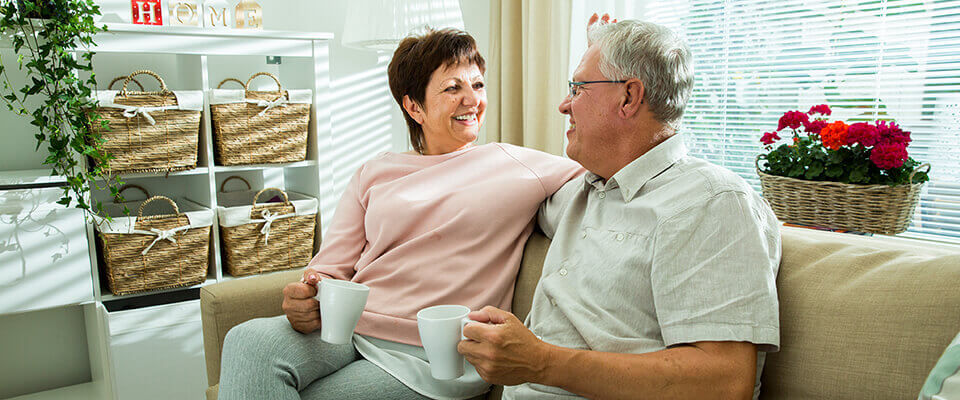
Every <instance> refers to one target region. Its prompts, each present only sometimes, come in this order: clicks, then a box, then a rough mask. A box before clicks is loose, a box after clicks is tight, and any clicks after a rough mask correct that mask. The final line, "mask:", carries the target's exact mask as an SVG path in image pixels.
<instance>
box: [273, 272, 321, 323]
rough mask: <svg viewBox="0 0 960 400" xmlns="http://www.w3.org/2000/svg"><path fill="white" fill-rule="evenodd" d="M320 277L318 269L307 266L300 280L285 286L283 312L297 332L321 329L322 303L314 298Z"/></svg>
mask: <svg viewBox="0 0 960 400" xmlns="http://www.w3.org/2000/svg"><path fill="white" fill-rule="evenodd" d="M320 279H322V278H320V274H318V273H317V271H314V270H313V269H310V268H307V269H306V270H304V271H303V279H302V280H301V281H300V282H293V283H289V284H287V286H286V287H284V288H283V313H284V314H286V315H287V320H288V321H290V326H292V327H293V329H294V330H295V331H297V332H300V333H303V334H307V333H310V332H313V331H315V330H317V329H320V303H319V302H317V299H315V298H314V297H315V296H316V295H317V284H318V283H319V282H320Z"/></svg>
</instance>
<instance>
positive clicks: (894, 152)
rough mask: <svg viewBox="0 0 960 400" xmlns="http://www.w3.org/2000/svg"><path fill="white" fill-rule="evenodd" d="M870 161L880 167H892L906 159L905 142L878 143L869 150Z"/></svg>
mask: <svg viewBox="0 0 960 400" xmlns="http://www.w3.org/2000/svg"><path fill="white" fill-rule="evenodd" d="M870 161H873V164H874V165H876V166H877V167H878V168H880V169H893V168H900V167H902V166H903V163H904V161H907V145H906V143H880V144H877V145H876V147H874V148H873V150H871V151H870Z"/></svg>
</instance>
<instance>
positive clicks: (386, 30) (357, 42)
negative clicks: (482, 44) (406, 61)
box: [342, 0, 463, 51]
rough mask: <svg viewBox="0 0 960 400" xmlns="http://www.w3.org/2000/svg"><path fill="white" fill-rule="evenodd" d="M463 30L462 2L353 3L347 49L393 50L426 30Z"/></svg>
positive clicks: (388, 0) (345, 41)
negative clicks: (407, 37)
mask: <svg viewBox="0 0 960 400" xmlns="http://www.w3.org/2000/svg"><path fill="white" fill-rule="evenodd" d="M427 26H429V27H431V28H448V27H452V28H458V29H463V16H462V15H461V13H460V1H459V0H350V4H349V5H348V6H347V17H346V21H345V25H344V28H343V39H342V43H343V45H344V46H347V47H353V48H357V49H365V50H378V51H391V50H393V49H395V48H396V47H397V44H399V43H400V40H402V39H403V38H404V37H406V36H407V35H410V34H411V33H417V32H422V31H423V29H424V28H425V27H427Z"/></svg>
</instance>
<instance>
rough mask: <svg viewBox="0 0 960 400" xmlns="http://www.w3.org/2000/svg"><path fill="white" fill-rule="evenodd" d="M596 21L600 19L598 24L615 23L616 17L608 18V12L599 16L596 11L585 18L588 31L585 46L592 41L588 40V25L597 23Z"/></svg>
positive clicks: (588, 30)
mask: <svg viewBox="0 0 960 400" xmlns="http://www.w3.org/2000/svg"><path fill="white" fill-rule="evenodd" d="M597 21H600V25H603V24H615V23H617V19H616V18H614V19H613V21H611V20H610V14H606V13H604V14H603V16H602V17H601V16H599V15H597V13H593V15H591V16H590V19H588V20H587V32H588V34H587V46H589V45H591V44H593V43H592V42H590V34H589V32H590V27H591V26H593V24H595V23H597Z"/></svg>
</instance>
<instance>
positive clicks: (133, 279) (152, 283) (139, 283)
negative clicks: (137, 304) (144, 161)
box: [94, 196, 213, 295]
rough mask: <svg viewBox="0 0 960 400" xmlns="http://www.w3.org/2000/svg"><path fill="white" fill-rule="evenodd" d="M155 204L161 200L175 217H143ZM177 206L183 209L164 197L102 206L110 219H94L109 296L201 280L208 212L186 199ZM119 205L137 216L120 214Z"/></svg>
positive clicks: (210, 219) (206, 260)
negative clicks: (148, 206)
mask: <svg viewBox="0 0 960 400" xmlns="http://www.w3.org/2000/svg"><path fill="white" fill-rule="evenodd" d="M154 201H161V202H166V203H167V204H169V205H170V206H171V207H172V208H173V211H174V213H173V214H161V215H151V216H143V210H144V207H145V206H146V205H147V204H149V203H151V202H154ZM179 202H180V204H181V206H182V207H183V208H182V209H181V206H177V203H175V202H174V201H173V200H171V199H169V198H166V197H163V196H153V197H151V198H149V199H147V200H145V201H138V202H129V203H124V204H110V205H107V206H104V208H105V209H106V211H107V212H108V213H109V215H110V216H111V217H112V218H113V221H107V220H106V219H104V218H101V217H99V216H94V220H95V223H96V229H97V231H98V232H99V233H100V235H99V237H98V239H99V240H98V243H99V245H100V250H101V255H102V257H103V264H104V273H105V275H106V277H107V283H108V285H109V288H110V292H112V293H113V294H115V295H124V294H130V293H136V292H143V291H148V290H156V289H167V288H174V287H181V286H192V285H196V284H199V283H202V282H204V281H205V280H206V278H207V266H208V265H209V259H210V257H209V255H210V227H211V226H212V225H213V212H212V211H211V210H209V209H205V208H203V207H202V206H200V205H199V204H195V203H192V202H190V201H189V200H183V199H181V200H180V201H179ZM124 205H126V206H128V207H131V208H133V207H136V208H137V216H136V217H127V216H124V215H123V211H122V210H123V206H124ZM181 211H183V212H181Z"/></svg>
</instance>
